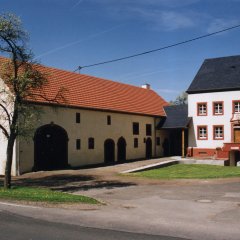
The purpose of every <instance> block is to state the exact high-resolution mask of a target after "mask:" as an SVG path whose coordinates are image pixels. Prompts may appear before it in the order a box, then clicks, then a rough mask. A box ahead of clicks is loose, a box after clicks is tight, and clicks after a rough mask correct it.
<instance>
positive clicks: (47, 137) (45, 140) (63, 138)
mask: <svg viewBox="0 0 240 240" xmlns="http://www.w3.org/2000/svg"><path fill="white" fill-rule="evenodd" d="M34 155H35V166H34V168H35V170H36V171H40V170H54V169H62V168H66V167H67V165H68V136H67V133H66V131H65V130H64V129H63V128H61V127H60V126H57V125H55V124H49V125H45V126H43V127H41V128H39V129H38V130H37V131H36V134H35V138H34Z"/></svg>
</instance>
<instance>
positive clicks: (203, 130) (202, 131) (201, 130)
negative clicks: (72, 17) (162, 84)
mask: <svg viewBox="0 0 240 240" xmlns="http://www.w3.org/2000/svg"><path fill="white" fill-rule="evenodd" d="M207 138H208V133H207V126H198V139H199V140H206V139H207Z"/></svg>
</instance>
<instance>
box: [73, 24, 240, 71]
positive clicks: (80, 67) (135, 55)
mask: <svg viewBox="0 0 240 240" xmlns="http://www.w3.org/2000/svg"><path fill="white" fill-rule="evenodd" d="M238 27H240V24H239V25H235V26H232V27H229V28H225V29H222V30H220V31H216V32H212V33H209V34H205V35H202V36H199V37H195V38H192V39H189V40H185V41H182V42H178V43H174V44H171V45H168V46H164V47H161V48H157V49H153V50H149V51H146V52H141V53H137V54H133V55H130V56H126V57H121V58H116V59H113V60H108V61H104V62H98V63H94V64H90V65H85V66H78V68H77V69H76V70H74V72H76V71H78V70H79V71H80V70H81V69H83V68H89V67H94V66H99V65H103V64H107V63H113V62H118V61H122V60H125V59H129V58H134V57H138V56H142V55H145V54H149V53H153V52H157V51H162V50H164V49H167V48H172V47H176V46H179V45H183V44H186V43H189V42H193V41H196V40H199V39H202V38H207V37H210V36H213V35H216V34H218V33H222V32H226V31H229V30H232V29H234V28H238Z"/></svg>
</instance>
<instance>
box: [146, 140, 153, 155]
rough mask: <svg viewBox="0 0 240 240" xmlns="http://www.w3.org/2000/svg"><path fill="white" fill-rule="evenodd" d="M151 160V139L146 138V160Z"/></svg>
mask: <svg viewBox="0 0 240 240" xmlns="http://www.w3.org/2000/svg"><path fill="white" fill-rule="evenodd" d="M150 158H152V139H151V138H147V140H146V159H150Z"/></svg>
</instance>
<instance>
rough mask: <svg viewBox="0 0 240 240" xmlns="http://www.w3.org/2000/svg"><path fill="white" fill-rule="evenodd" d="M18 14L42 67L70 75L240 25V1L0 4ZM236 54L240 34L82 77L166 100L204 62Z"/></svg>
mask: <svg viewBox="0 0 240 240" xmlns="http://www.w3.org/2000/svg"><path fill="white" fill-rule="evenodd" d="M6 12H11V13H14V14H16V15H17V16H19V17H20V18H21V20H22V22H23V26H24V28H25V29H26V30H27V31H28V33H29V36H30V41H29V47H30V48H31V49H32V50H33V53H34V54H35V59H36V60H37V61H39V62H40V63H41V64H43V65H47V66H52V67H56V68H61V69H65V70H69V71H74V70H75V69H76V68H77V67H78V66H85V65H90V64H94V63H98V62H102V61H107V60H112V59H115V58H120V57H125V56H128V55H132V54H136V53H140V52H144V51H148V50H152V49H156V48H160V47H164V46H167V45H170V44H174V43H177V42H181V41H185V40H188V39H191V38H195V37H198V36H201V35H205V34H208V33H211V32H214V31H218V30H221V29H224V28H228V27H231V26H233V25H237V24H240V17H239V12H240V0H37V1H36V0H35V1H34V0H21V1H20V0H0V13H6ZM238 54H240V28H237V29H234V30H231V31H228V32H225V33H221V34H217V35H215V36H211V37H209V38H205V39H201V40H199V41H194V42H192V43H189V44H186V45H181V46H177V47H174V48H170V49H166V50H163V51H159V52H155V53H152V54H148V55H144V56H140V57H137V58H131V59H128V60H125V61H120V62H115V63H110V64H106V65H100V66H96V67H92V68H84V69H82V70H81V73H83V74H87V75H92V76H96V77H101V78H105V79H110V80H114V81H118V82H122V83H127V84H131V85H136V86H141V85H142V84H145V83H149V84H150V85H151V88H152V89H153V90H155V91H156V92H157V93H158V94H159V95H161V96H162V97H163V98H165V99H166V100H167V101H170V100H174V99H175V98H176V97H177V96H178V95H179V94H180V93H181V92H183V91H185V90H186V89H187V88H188V86H189V85H190V83H191V81H192V80H193V78H194V76H195V75H196V73H197V71H198V69H199V68H200V66H201V64H202V62H203V61H204V59H206V58H215V57H223V56H232V55H238Z"/></svg>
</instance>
